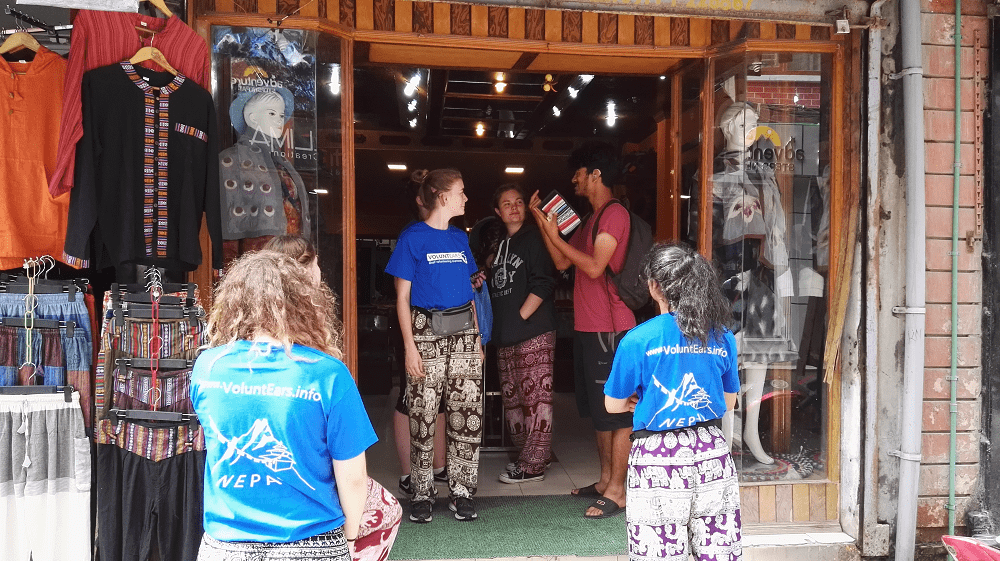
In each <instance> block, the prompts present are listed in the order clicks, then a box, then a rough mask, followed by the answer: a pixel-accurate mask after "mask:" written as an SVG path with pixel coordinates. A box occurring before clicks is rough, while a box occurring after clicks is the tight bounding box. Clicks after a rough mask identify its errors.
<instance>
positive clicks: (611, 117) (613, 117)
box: [607, 101, 618, 127]
mask: <svg viewBox="0 0 1000 561" xmlns="http://www.w3.org/2000/svg"><path fill="white" fill-rule="evenodd" d="M607 120H608V126H609V127H613V126H615V121H617V120H618V115H617V114H616V113H615V102H613V101H609V102H608V116H607Z"/></svg>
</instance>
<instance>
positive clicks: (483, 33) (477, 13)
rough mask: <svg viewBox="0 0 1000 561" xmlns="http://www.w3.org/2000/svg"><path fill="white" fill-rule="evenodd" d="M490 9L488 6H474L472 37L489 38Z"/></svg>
mask: <svg viewBox="0 0 1000 561" xmlns="http://www.w3.org/2000/svg"><path fill="white" fill-rule="evenodd" d="M489 34H490V9H489V8H488V7H487V6H478V5H473V6H472V36H473V37H489Z"/></svg>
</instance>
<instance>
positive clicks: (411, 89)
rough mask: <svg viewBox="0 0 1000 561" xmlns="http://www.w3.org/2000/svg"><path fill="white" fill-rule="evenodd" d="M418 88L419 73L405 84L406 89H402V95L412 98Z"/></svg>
mask: <svg viewBox="0 0 1000 561" xmlns="http://www.w3.org/2000/svg"><path fill="white" fill-rule="evenodd" d="M419 86H420V73H419V72H417V73H416V74H414V75H413V77H412V78H410V81H409V82H407V83H406V87H405V88H403V95H405V96H406V97H413V94H415V93H417V88H418V87H419Z"/></svg>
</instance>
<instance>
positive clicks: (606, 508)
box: [583, 495, 625, 519]
mask: <svg viewBox="0 0 1000 561" xmlns="http://www.w3.org/2000/svg"><path fill="white" fill-rule="evenodd" d="M590 506H592V507H594V508H596V509H598V510H600V511H601V513H600V514H598V515H596V516H587V514H586V512H587V511H584V515H583V517H584V518H594V519H596V518H609V517H611V516H614V515H616V514H618V513H619V512H622V511H623V510H625V507H623V506H618V503H616V502H615V501H612V500H611V499H609V498H607V497H605V496H603V495H602V496H601V498H599V499H597V500H596V501H594V502H592V503H590ZM587 508H588V509H589V508H590V507H587Z"/></svg>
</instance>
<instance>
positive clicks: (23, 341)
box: [0, 326, 90, 386]
mask: <svg viewBox="0 0 1000 561" xmlns="http://www.w3.org/2000/svg"><path fill="white" fill-rule="evenodd" d="M64 332H65V330H64V329H57V328H36V329H31V330H30V333H29V330H28V329H24V328H21V327H6V326H0V386H23V385H28V384H29V383H30V382H31V381H30V380H29V379H30V378H32V377H33V375H34V374H35V370H34V369H32V368H30V367H26V368H21V367H22V366H24V365H25V363H29V362H30V363H32V364H34V365H35V366H36V368H37V372H38V373H39V374H41V376H42V378H43V381H42V383H43V384H45V385H49V386H61V385H63V384H66V383H67V382H69V383H72V382H73V381H74V379H75V378H78V377H80V376H81V375H85V377H86V378H87V379H89V377H90V347H89V346H88V345H87V343H86V341H84V340H83V339H82V338H78V337H66V336H65V333H64ZM29 339H30V341H31V353H30V356H29V353H28V341H29ZM29 359H30V360H29ZM67 371H72V372H73V373H74V374H73V376H68V375H67ZM67 378H70V379H69V380H68V379H67ZM34 383H38V380H34Z"/></svg>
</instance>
